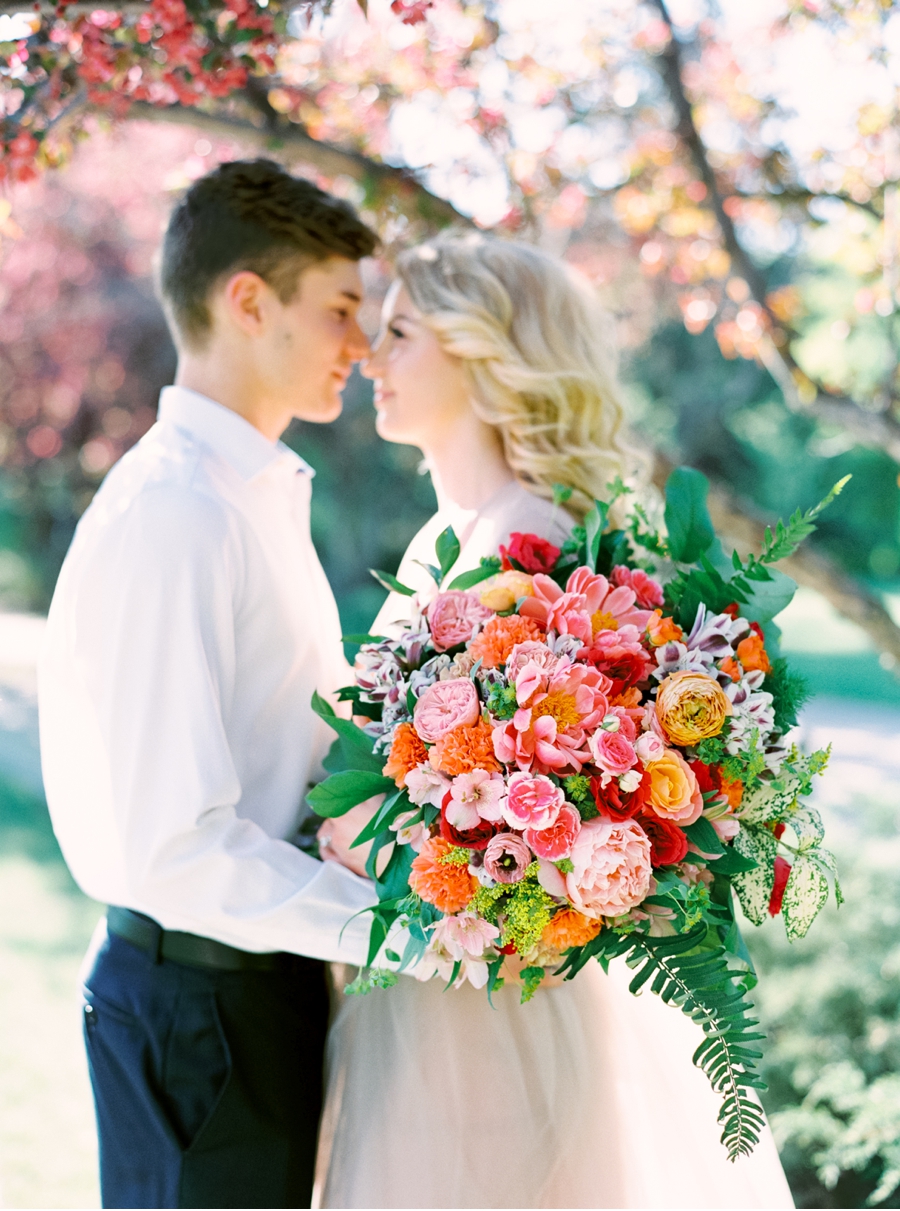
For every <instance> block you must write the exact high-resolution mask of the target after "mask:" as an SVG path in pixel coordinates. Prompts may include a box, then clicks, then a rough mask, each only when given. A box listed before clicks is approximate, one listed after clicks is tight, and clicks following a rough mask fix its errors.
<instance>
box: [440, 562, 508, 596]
mask: <svg viewBox="0 0 900 1211" xmlns="http://www.w3.org/2000/svg"><path fill="white" fill-rule="evenodd" d="M499 571H500V560H499V559H498V558H497V557H496V555H487V556H484V557H483V558H482V560H481V564H480V566H479V567H477V568H471V569H470V570H469V571H468V572H460V574H459V576H456V577H454V579H453V580H451V581H450V584H449V585H448V586H447V587H448V588H450V589H471V588H473V587H474V586H475V585H476V584H480V583H481V582H482V580H487V578H488V577H489V576H496V574H497V573H498V572H499Z"/></svg>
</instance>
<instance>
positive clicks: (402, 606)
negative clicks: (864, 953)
mask: <svg viewBox="0 0 900 1211" xmlns="http://www.w3.org/2000/svg"><path fill="white" fill-rule="evenodd" d="M398 268H399V279H398V281H397V282H396V283H395V285H394V287H393V288H392V290H391V292H390V293H389V295H388V298H387V300H386V303H385V311H384V331H383V334H382V337H381V339H380V341H379V343H378V345H377V347H376V350H375V352H374V354H373V356H372V358H371V359H370V361H369V363H368V365H367V367H366V369H365V373H366V374H367V375H368V376H369V377H371V378H373V379H374V380H375V382H376V395H375V406H376V409H377V411H378V431H379V433H380V434H381V436H382V437H384V438H385V439H386V440H388V441H397V442H405V443H408V444H412V445H416V446H419V447H420V448H421V449H422V451H423V453H424V454H425V457H426V460H427V463H428V466H429V469H430V471H431V474H432V478H433V481H434V486H435V490H436V493H437V497H438V505H439V508H438V512H437V514H436V515H435V517H434V518H432V519H431V521H430V522H428V523H427V524H426V525H425V527H424V528H423V529H422V530H421V531H420V532H419V534H418V535H416V537H415V538H414V539H413V541H412V543H411V544H410V547H409V549H408V551H407V553H406V555H405V557H404V559H403V562H402V563H401V566H400V571H399V577H400V579H401V580H402V581H403V582H404V583H406V584H409V585H411V586H414V587H416V588H419V589H426V588H427V586H428V575H427V573H426V572H425V571H424V570H423V569H422V568H421V566H420V564H419V563H418V562H417V561H420V560H421V561H423V562H431V561H433V552H434V540H435V538H436V537H437V535H438V534H439V533H440V532H441V531H442V530H443V529H444V528H445V527H446V526H447V525H452V526H453V528H454V530H455V531H456V533H457V535H458V536H459V538H460V541H461V544H462V554H461V556H460V562H459V564H458V565H457V566H458V568H459V570H465V569H466V568H468V567H474V566H477V564H478V562H479V560H480V558H481V556H483V555H490V554H495V553H496V552H497V550H498V548H499V546H500V544H501V543H507V542H508V541H509V535H510V533H511V532H512V531H523V532H532V533H536V534H539V535H540V536H541V537H544V538H547V539H550V540H551V541H552V542H554V543H557V544H558V543H560V542H561V541H562V540H563V539H564V538H565V537H566V535H567V533H568V531H569V530H570V529H571V526H572V525H573V523H574V520H575V519H577V518H580V517H582V516H583V515H584V512H585V511H586V509H587V508H588V507H589V505H590V503H591V501H592V500H593V499H594V497H595V496H600V495H602V494H603V491H604V488H605V486H606V485H607V484H608V483H609V482H610V481H611V480H612V479H613V478H614V477H615V475H616V474H622V473H624V472H625V471H626V470H627V467H626V465H625V464H626V461H627V459H626V454H625V451H624V448H623V445H622V443H621V440H620V438H619V430H620V425H621V409H620V406H619V404H618V401H617V399H616V395H615V386H614V379H613V375H612V373H611V371H610V369H609V368H608V366H607V360H608V348H609V345H608V342H607V341H606V340H605V339H604V336H603V327H602V324H601V317H600V315H599V314H598V311H597V308H596V304H595V302H594V300H593V298H592V296H591V294H590V291H589V290H588V288H587V286H586V285H584V284H580V283H579V282H578V281H577V280H576V279H575V278H574V277H573V276H571V275H570V274H569V272H567V270H566V269H565V268H564V266H563V265H562V264H560V263H558V262H556V261H553V260H552V259H550V258H549V257H546V256H544V255H543V254H541V253H540V252H538V251H536V250H535V249H533V248H530V247H527V246H525V245H520V244H515V243H512V242H508V241H502V240H496V239H491V238H488V237H485V236H481V235H477V234H473V235H449V236H442V237H439V238H438V239H436V240H434V241H432V242H430V243H427V244H425V245H423V246H421V247H419V248H417V249H414V250H411V251H410V252H407V253H405V254H404V255H403V256H402V257H401V259H400V262H399V266H398ZM555 484H562V485H564V486H566V487H568V488H570V489H571V490H572V491H571V496H570V497H569V499H568V500H567V502H566V509H565V510H563V509H562V508H559V507H557V506H554V504H553V503H552V498H553V494H554V493H553V489H554V485H555ZM408 608H409V601H408V599H407V598H403V597H400V596H399V595H396V594H392V595H391V596H390V597H389V598H388V600H387V602H386V603H385V606H384V607H383V609H382V611H381V613H380V614H379V616H378V619H377V620H376V622H375V624H374V628H373V629H374V630H375V631H376V632H379V633H384V632H385V630H387V629H390V627H391V626H392V624H394V625H395V624H397V623H398V622H400V621H401V620H402V619H403V618H404V617H405V616H406V612H407V610H408ZM360 827H361V822H360V820H359V818H354V817H353V814H352V813H351V815H350V816H349V817H344V818H343V820H341V821H329V822H327V823H326V824H324V825H323V826H322V835H323V838H324V839H325V841H327V840H328V839H329V837H330V836H331V835H332V834H333V833H334V831H335V830H336V829H337V828H342V829H345V830H347V829H349V830H351V831H352V832H356V831H358V829H359V828H360ZM323 852H324V853H325V854H326V855H327V854H328V849H327V846H326V848H325V849H324V851H323ZM627 983H628V974H627V971H617V970H616V967H615V965H614V966H613V969H612V970H611V973H610V975H609V976H607V975H604V973H603V971H602V969H601V968H600V967H599V965H597V964H590V965H589V967H588V969H586V970H585V971H583V972H582V973H581V974H580V975H579V976H578V978H577V979H576V980H574V981H571V982H568V983H565V984H561V985H560V984H557V985H556V986H553V987H549V988H542V989H541V990H540V991H539V993H538V994H537V995H536V996H535V997H534V999H533V1000H532V1001H531V1002H530V1003H529V1004H527V1005H524V1006H523V1005H520V1004H519V994H518V989H517V988H516V987H515V984H514V983H513V982H510V981H508V982H507V985H506V986H505V987H504V988H502V989H501V990H500V991H499V992H497V993H496V994H495V996H494V998H493V999H494V1006H495V1008H491V1007H490V1006H489V1004H488V1001H487V997H486V996H485V993H484V991H483V990H481V991H477V990H475V989H473V988H472V987H471V986H469V985H465V986H463V987H462V988H461V989H458V990H454V991H448V992H446V993H445V992H444V986H443V984H442V983H441V982H440V981H437V980H435V981H430V982H427V983H419V982H417V981H416V980H414V979H412V978H410V977H406V976H404V977H401V979H400V981H399V983H398V985H397V986H396V987H395V988H392V989H391V990H390V991H389V992H375V993H372V994H369V995H368V996H365V997H344V998H343V999H342V1002H341V1004H340V1006H339V1008H338V1012H337V1015H336V1018H335V1021H334V1025H333V1027H332V1031H331V1036H330V1041H329V1071H328V1101H327V1106H326V1112H325V1117H324V1120H323V1129H322V1147H321V1156H320V1175H319V1185H318V1189H319V1199H320V1203H319V1205H321V1206H323V1207H790V1206H793V1203H792V1201H791V1197H790V1192H789V1190H788V1187H787V1183H786V1181H785V1179H784V1174H783V1172H782V1170H781V1165H780V1162H779V1160H778V1156H777V1153H776V1151H775V1147H774V1143H773V1141H772V1138H771V1135H770V1134H769V1133H768V1131H766V1133H765V1134H764V1136H763V1138H762V1139H761V1141H760V1144H759V1146H758V1148H757V1150H756V1152H755V1154H754V1156H753V1157H752V1158H750V1159H742V1160H739V1161H738V1162H737V1163H736V1164H734V1165H731V1164H729V1163H728V1161H727V1157H726V1153H725V1150H724V1148H723V1147H722V1145H721V1144H720V1143H719V1141H718V1135H719V1129H718V1127H717V1124H716V1114H717V1099H716V1097H715V1095H714V1094H713V1093H712V1092H711V1090H710V1089H709V1086H708V1085H707V1082H706V1078H705V1076H704V1075H703V1074H702V1073H701V1072H699V1071H698V1070H697V1069H696V1068H694V1067H693V1066H692V1064H691V1055H692V1053H693V1050H694V1048H695V1047H696V1046H697V1044H698V1043H699V1041H700V1038H701V1036H700V1034H699V1028H698V1027H696V1026H695V1025H694V1024H693V1023H692V1022H691V1021H690V1020H688V1019H687V1018H686V1017H685V1016H684V1015H682V1014H680V1013H679V1012H678V1011H677V1010H676V1009H674V1008H672V1007H670V1006H667V1005H664V1004H663V1003H662V1002H661V1001H659V1000H658V998H656V997H654V996H652V995H651V994H649V993H648V994H646V995H644V996H643V997H640V998H635V997H632V996H631V995H630V994H629V993H628V991H627Z"/></svg>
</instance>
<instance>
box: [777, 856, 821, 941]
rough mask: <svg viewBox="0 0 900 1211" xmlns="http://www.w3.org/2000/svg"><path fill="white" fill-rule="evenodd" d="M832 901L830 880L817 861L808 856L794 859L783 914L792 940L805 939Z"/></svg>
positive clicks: (783, 902) (786, 889)
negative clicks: (810, 928) (820, 912)
mask: <svg viewBox="0 0 900 1211" xmlns="http://www.w3.org/2000/svg"><path fill="white" fill-rule="evenodd" d="M827 899H828V880H827V879H826V878H825V875H824V874H823V873H822V870H821V868H820V867H819V865H818V863H817V862H814V861H813V860H812V859H811V858H809V857H806V856H805V855H803V856H801V857H798V858H796V859H795V860H794V864H793V866H792V867H791V873H790V875H789V876H788V881H787V886H786V887H785V889H784V900H783V901H782V908H781V911H782V915H783V916H784V927H785V930H786V931H787V936H788V939H789V940H790V941H791V942H793V941H795V940H796V939H797V938H802V937H804V936H805V934H806V932H807V930H808V929H809V927H810V925H812V923H813V921H814V920H815V919H816V917H817V916H818V915H819V911H820V909H821V908H822V905H823V904H824V903H825V901H826V900H827Z"/></svg>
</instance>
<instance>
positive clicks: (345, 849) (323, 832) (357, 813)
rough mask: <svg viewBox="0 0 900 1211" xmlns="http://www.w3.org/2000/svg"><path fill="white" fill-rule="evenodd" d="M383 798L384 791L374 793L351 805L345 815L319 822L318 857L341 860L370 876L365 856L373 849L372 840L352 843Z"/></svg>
mask: <svg viewBox="0 0 900 1211" xmlns="http://www.w3.org/2000/svg"><path fill="white" fill-rule="evenodd" d="M383 802H384V795H375V796H374V797H373V798H372V799H366V800H365V802H363V803H358V804H357V805H356V807H351V808H350V810H349V811H348V812H345V813H344V815H343V816H337V817H336V818H335V819H334V820H324V821H323V822H322V824H320V826H319V831H318V833H316V836H317V837H318V840H319V857H320V858H321V859H322V861H323V862H340V864H341V865H342V866H346V867H347V869H348V870H352V871H353V873H354V874H356V875H362V877H363V878H364V879H366V878H368V875H367V874H366V859H367V858H368V856H369V853H370V852H371V849H372V842H371V841H366V842H365V844H364V845H357V846H356V848H355V849H351V848H350V847H351V845H352V844H353V842H354V841H355V839H356V838H357V837H358V836H359V834H360V833H361V832H362V830H363V829H364V828H365V826H366V825H367V824H368V823H369V821H370V820H371V819H372V817H373V816H374V815H375V813H376V812H377V811H378V809H379V808H380V807H381V805H382V803H383Z"/></svg>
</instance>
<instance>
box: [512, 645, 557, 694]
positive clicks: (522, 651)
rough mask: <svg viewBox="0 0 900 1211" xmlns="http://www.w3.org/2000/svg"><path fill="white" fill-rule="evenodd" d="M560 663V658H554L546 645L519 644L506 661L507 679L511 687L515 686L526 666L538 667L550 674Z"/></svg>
mask: <svg viewBox="0 0 900 1211" xmlns="http://www.w3.org/2000/svg"><path fill="white" fill-rule="evenodd" d="M558 663H559V657H558V656H554V654H553V653H552V652H551V651H550V649H549V648H548V647H547V645H546V644H545V643H537V642H536V641H534V640H528V641H527V642H526V643H517V644H516V646H515V647H514V648H513V650H512V651H511V652H510V654H509V656H508V658H507V661H506V677H507V680H508V681H509V682H510V684H511V685H515V681H516V678H517V677H518V675H519V673H521V671H522V669H524V668H525V666H526V664H533V665H536V666H537V668H539V669H541V670H542V671H543V672H548V673H549V672H552V670H553V669H555V668H556V666H557V664H558Z"/></svg>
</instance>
